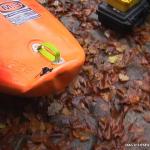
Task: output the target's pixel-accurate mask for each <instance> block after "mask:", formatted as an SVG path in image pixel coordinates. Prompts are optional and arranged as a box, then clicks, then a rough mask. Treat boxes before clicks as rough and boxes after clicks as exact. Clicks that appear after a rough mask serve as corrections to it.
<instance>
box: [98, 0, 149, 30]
mask: <svg viewBox="0 0 150 150" xmlns="http://www.w3.org/2000/svg"><path fill="white" fill-rule="evenodd" d="M108 1H109V0H108ZM116 1H118V0H116ZM109 2H110V1H109ZM115 3H117V2H115ZM115 3H114V4H112V3H111V5H110V4H108V3H107V2H101V3H100V4H99V6H98V10H97V14H98V18H99V21H100V22H101V23H102V24H103V25H104V26H106V27H108V28H111V29H113V30H116V31H118V32H128V31H131V30H132V28H133V27H135V26H139V25H141V24H142V23H143V22H144V21H145V18H146V16H147V15H148V12H149V10H150V3H149V1H148V0H140V2H137V3H134V4H135V5H133V6H132V7H131V6H130V7H128V10H127V11H120V10H119V9H123V10H125V9H127V7H124V8H123V6H122V8H121V7H120V8H119V9H117V8H114V7H113V6H112V5H114V6H116V4H115ZM118 7H119V5H118Z"/></svg>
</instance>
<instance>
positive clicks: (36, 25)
mask: <svg viewBox="0 0 150 150" xmlns="http://www.w3.org/2000/svg"><path fill="white" fill-rule="evenodd" d="M0 22H1V24H0V33H1V36H0V92H3V93H8V94H13V95H22V96H42V95H49V94H51V93H56V92H59V91H61V90H63V89H64V88H65V87H66V86H67V85H68V84H69V82H71V81H72V80H73V78H74V77H75V76H76V75H77V73H78V72H79V70H80V68H81V66H82V65H83V63H84V59H85V54H84V51H83V49H82V48H81V47H80V45H79V43H78V42H77V40H76V39H75V38H74V37H73V36H72V35H71V33H70V32H69V31H68V30H67V29H66V28H65V27H64V26H63V25H62V24H61V23H60V22H59V21H58V20H57V19H56V18H55V17H54V16H53V15H52V14H50V13H49V12H48V11H47V10H46V9H45V8H44V7H43V6H41V5H40V4H38V3H37V2H36V1H35V0H7V1H6V0H0Z"/></svg>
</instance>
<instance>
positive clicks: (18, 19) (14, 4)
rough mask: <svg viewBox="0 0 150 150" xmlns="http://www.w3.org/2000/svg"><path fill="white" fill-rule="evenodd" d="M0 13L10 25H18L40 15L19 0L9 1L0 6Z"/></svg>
mask: <svg viewBox="0 0 150 150" xmlns="http://www.w3.org/2000/svg"><path fill="white" fill-rule="evenodd" d="M0 13H1V14H2V15H3V16H4V17H5V18H7V19H8V20H9V21H10V22H11V23H13V24H16V25H20V24H22V23H24V22H27V21H28V20H31V19H37V18H38V17H39V16H40V15H39V14H38V13H36V12H35V11H34V10H32V9H31V8H29V7H28V6H26V5H24V4H22V3H21V2H20V1H19V0H11V1H7V2H4V3H1V4H0Z"/></svg>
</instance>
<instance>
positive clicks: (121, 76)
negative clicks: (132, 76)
mask: <svg viewBox="0 0 150 150" xmlns="http://www.w3.org/2000/svg"><path fill="white" fill-rule="evenodd" d="M119 80H120V81H122V82H126V81H129V76H128V75H125V74H123V73H119Z"/></svg>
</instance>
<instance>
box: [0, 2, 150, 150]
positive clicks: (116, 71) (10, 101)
mask: <svg viewBox="0 0 150 150" xmlns="http://www.w3.org/2000/svg"><path fill="white" fill-rule="evenodd" d="M39 1H41V2H42V3H43V5H45V7H46V8H47V9H48V10H49V11H51V12H52V13H53V14H54V15H56V16H57V17H58V18H59V19H60V20H61V21H62V22H63V23H64V24H65V26H66V27H67V28H68V29H69V30H70V31H71V32H72V33H73V34H74V36H75V37H76V38H77V39H78V41H79V42H80V44H81V45H82V47H83V48H84V50H85V53H86V61H85V64H84V66H83V69H82V70H81V72H80V74H79V76H78V77H77V78H76V79H75V80H74V81H73V83H72V84H71V85H70V86H69V87H68V88H67V89H66V90H65V92H63V93H61V94H57V95H52V96H49V97H41V98H34V99H26V98H18V97H11V96H6V95H1V96H0V150H123V149H125V144H127V143H149V144H150V17H149V18H148V19H147V21H146V23H145V24H144V25H143V26H141V27H140V28H137V29H135V30H134V31H133V33H131V34H130V35H126V36H125V37H122V36H120V35H117V34H116V33H113V32H112V31H110V30H107V29H105V28H104V27H102V26H101V24H100V23H99V22H98V20H97V15H96V13H95V12H96V8H97V4H98V2H99V1H98V0H92V1H91V0H61V1H58V0H50V1H48V2H46V1H45V2H44V1H42V0H39ZM126 149H131V148H129V147H126ZM132 149H133V147H132ZM134 149H138V147H136V148H134ZM139 149H141V148H139ZM145 149H147V150H148V149H150V147H147V148H145Z"/></svg>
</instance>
